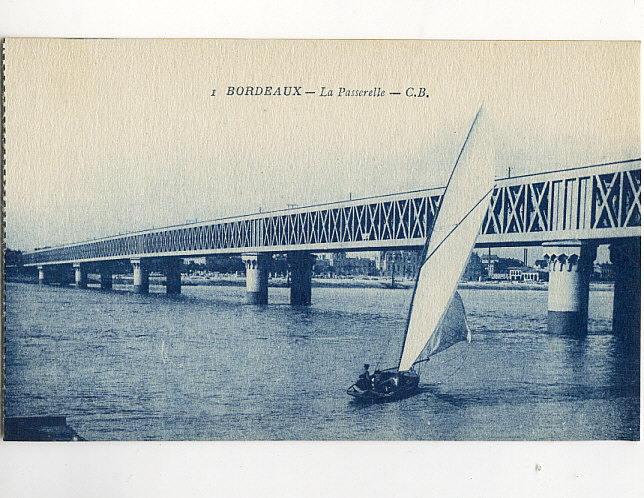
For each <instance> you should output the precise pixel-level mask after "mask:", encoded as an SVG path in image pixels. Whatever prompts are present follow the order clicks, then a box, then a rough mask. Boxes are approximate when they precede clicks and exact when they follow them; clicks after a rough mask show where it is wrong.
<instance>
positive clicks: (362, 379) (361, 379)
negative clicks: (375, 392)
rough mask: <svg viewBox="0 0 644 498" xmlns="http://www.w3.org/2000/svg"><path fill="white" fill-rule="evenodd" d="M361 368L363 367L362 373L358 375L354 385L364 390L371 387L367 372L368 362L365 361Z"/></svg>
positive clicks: (369, 376)
mask: <svg viewBox="0 0 644 498" xmlns="http://www.w3.org/2000/svg"><path fill="white" fill-rule="evenodd" d="M363 368H364V369H363V371H362V373H361V374H360V375H359V376H358V382H356V385H357V386H358V387H359V388H360V389H362V390H363V391H366V390H367V389H371V375H370V374H369V364H368V363H365V364H364V367H363Z"/></svg>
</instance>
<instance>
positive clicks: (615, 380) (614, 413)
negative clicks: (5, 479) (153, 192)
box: [5, 283, 640, 440]
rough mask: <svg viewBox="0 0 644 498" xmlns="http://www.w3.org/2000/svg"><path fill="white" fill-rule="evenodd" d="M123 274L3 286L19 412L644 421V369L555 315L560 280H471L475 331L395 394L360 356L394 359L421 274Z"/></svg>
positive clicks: (227, 427) (106, 424) (244, 419)
mask: <svg viewBox="0 0 644 498" xmlns="http://www.w3.org/2000/svg"><path fill="white" fill-rule="evenodd" d="M163 289H164V288H162V287H154V286H153V287H152V288H151V291H152V292H153V293H152V294H150V295H136V294H133V293H130V292H128V291H126V290H125V288H124V287H120V288H119V286H116V287H115V290H113V291H99V290H94V289H88V290H77V289H75V288H71V287H68V288H60V287H53V286H52V287H48V286H45V287H41V286H37V285H30V284H14V283H9V284H7V286H6V338H5V339H6V340H5V348H6V392H5V401H6V407H5V408H6V414H7V415H8V416H35V415H65V416H67V422H68V424H69V425H70V426H71V427H72V428H73V429H75V430H76V431H77V432H78V433H79V434H80V435H81V436H82V437H83V438H85V439H88V440H162V439H172V440H174V439H179V440H186V439H188V440H196V439H441V440H444V439H446V440H463V439H465V440H485V439H491V440H498V439H501V440H517V439H519V440H521V439H527V440H543V439H558V440H566V439H638V438H639V393H640V388H639V374H638V373H637V372H638V367H637V363H636V362H635V361H633V360H632V355H631V354H629V351H628V347H625V346H624V345H623V344H622V342H621V341H620V340H618V339H617V338H616V337H614V336H613V335H611V333H610V329H611V313H612V292H610V291H593V292H591V295H590V317H589V329H590V331H589V335H588V336H587V337H586V338H584V339H574V338H570V337H560V336H553V335H549V334H548V333H547V332H546V316H547V312H546V309H547V292H544V291H530V290H475V289H464V290H462V291H460V292H461V295H462V297H463V302H464V304H465V307H466V310H467V313H468V320H469V322H470V326H471V328H472V334H473V338H472V342H471V343H470V344H467V343H462V344H459V345H457V346H454V347H452V348H451V349H449V350H447V351H445V352H443V353H440V354H439V355H437V356H435V357H434V358H433V359H432V361H430V362H429V363H428V364H426V365H425V366H423V368H422V371H421V389H420V392H419V394H417V395H416V396H413V397H412V398H409V399H406V400H402V401H399V402H396V403H387V404H380V405H362V404H359V403H356V402H355V401H353V400H352V399H351V398H350V397H349V396H347V395H346V393H345V390H346V388H347V387H348V386H349V385H350V384H351V383H352V382H353V381H354V380H355V379H356V378H357V375H358V373H359V372H360V369H361V367H362V364H363V363H364V362H368V363H371V364H372V365H375V364H376V363H377V362H380V366H382V367H386V366H392V365H393V364H394V361H395V360H396V359H397V356H398V354H399V351H400V341H401V338H402V330H403V327H404V322H405V318H406V313H407V306H408V302H409V299H410V296H411V291H409V290H399V289H397V290H392V289H369V288H367V289H364V288H363V289H352V288H314V289H313V305H312V306H309V307H293V306H290V305H289V304H288V289H285V288H271V289H270V292H269V300H270V303H271V304H269V305H267V306H251V305H244V304H243V298H244V293H245V289H244V288H242V287H184V288H183V289H182V292H183V294H181V295H180V296H167V295H165V294H163V293H162V291H163Z"/></svg>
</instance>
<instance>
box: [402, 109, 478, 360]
mask: <svg viewBox="0 0 644 498" xmlns="http://www.w3.org/2000/svg"><path fill="white" fill-rule="evenodd" d="M481 109H483V105H482V104H481V107H479V110H478V111H477V112H476V116H474V121H472V126H470V129H469V131H468V132H467V137H465V141H464V142H463V146H462V147H461V150H460V151H459V153H458V157H457V158H456V162H455V163H454V167H453V168H452V171H451V173H450V175H449V178H448V179H447V185H445V190H444V191H443V195H445V192H447V189H448V188H449V184H450V182H451V181H452V177H453V176H454V171H456V167H457V166H458V162H459V161H460V159H461V156H462V155H463V151H464V150H465V146H466V145H467V142H468V140H469V139H470V135H471V134H472V130H473V129H474V125H475V124H476V121H477V119H478V118H479V115H480V114H481ZM430 202H431V197H429V198H428V205H427V209H428V210H429V209H430V206H429V203H430ZM442 204H443V200H442V197H441V202H440V204H439V205H438V208H437V209H436V215H435V216H434V218H433V219H432V225H431V227H428V228H427V237H425V244H424V245H423V250H422V253H421V258H420V264H419V265H418V270H417V271H416V280H415V282H414V291H413V293H412V295H411V301H410V303H409V311H408V312H407V323H406V325H405V334H404V335H403V340H402V346H401V347H400V356H399V358H398V368H400V362H401V361H402V357H403V353H404V351H405V342H406V340H407V333H408V332H409V322H410V321H411V311H412V309H413V307H414V298H415V297H416V289H417V288H418V278H419V276H420V272H421V270H422V269H423V265H424V264H425V262H426V258H427V250H428V249H429V240H430V238H431V236H432V232H433V231H434V225H435V224H436V219H437V218H438V215H439V213H440V210H441V206H442Z"/></svg>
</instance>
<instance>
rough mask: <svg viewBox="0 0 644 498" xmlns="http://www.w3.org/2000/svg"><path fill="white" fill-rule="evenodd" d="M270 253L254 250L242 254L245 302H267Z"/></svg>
mask: <svg viewBox="0 0 644 498" xmlns="http://www.w3.org/2000/svg"><path fill="white" fill-rule="evenodd" d="M271 259H272V255H271V254H267V253H262V252H255V253H246V254H243V255H242V261H243V262H244V265H245V266H246V302H247V303H248V304H268V267H269V265H270V262H271Z"/></svg>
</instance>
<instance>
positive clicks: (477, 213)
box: [398, 110, 494, 371]
mask: <svg viewBox="0 0 644 498" xmlns="http://www.w3.org/2000/svg"><path fill="white" fill-rule="evenodd" d="M492 139H493V132H492V130H491V129H490V124H489V121H488V120H487V119H486V118H485V116H484V113H483V110H481V111H479V114H478V115H477V118H476V119H475V121H474V124H473V125H472V128H471V130H470V133H469V135H468V138H467V139H466V142H465V145H464V146H463V149H462V151H461V155H460V157H459V159H458V162H457V164H456V166H455V168H454V171H453V172H452V177H451V179H450V181H449V183H448V186H447V189H446V191H445V194H444V196H443V200H442V202H441V207H440V210H439V212H438V217H437V218H436V222H435V224H434V229H433V232H432V233H431V236H430V240H429V245H428V247H427V253H426V260H425V262H424V264H422V266H421V268H420V271H419V273H418V281H417V283H416V289H415V293H414V297H413V301H412V304H411V306H412V307H411V311H410V315H409V323H408V326H407V334H406V336H405V343H404V345H403V350H402V354H401V358H400V364H399V366H398V369H399V370H401V371H405V370H409V369H410V368H411V367H412V365H413V364H414V362H415V361H416V359H417V358H418V356H419V355H420V353H421V352H422V351H423V349H424V348H425V345H426V344H427V343H428V342H430V340H432V337H433V336H434V335H435V334H436V333H437V331H439V328H440V326H441V323H442V321H443V319H444V317H445V315H446V310H447V309H448V306H449V305H450V303H451V302H452V297H453V296H454V292H455V291H456V285H457V284H458V281H459V279H460V278H461V275H462V273H463V270H464V268H465V265H466V264H467V261H468V258H469V256H470V252H471V251H472V248H473V247H474V243H475V241H476V236H477V235H478V232H479V230H480V228H481V223H482V222H483V217H484V215H485V212H486V211H487V210H488V206H489V204H490V196H491V195H492V188H493V186H494V150H493V145H492V143H493V140H492ZM432 342H437V343H438V344H439V345H440V339H439V338H438V336H437V339H436V341H432ZM446 347H449V346H446ZM442 349H444V348H442ZM439 350H441V349H440V348H439ZM435 352H437V351H433V353H435Z"/></svg>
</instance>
